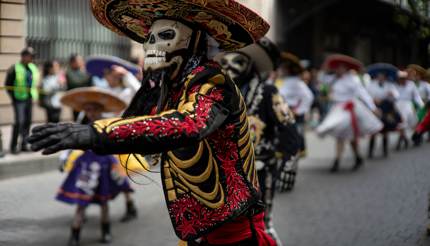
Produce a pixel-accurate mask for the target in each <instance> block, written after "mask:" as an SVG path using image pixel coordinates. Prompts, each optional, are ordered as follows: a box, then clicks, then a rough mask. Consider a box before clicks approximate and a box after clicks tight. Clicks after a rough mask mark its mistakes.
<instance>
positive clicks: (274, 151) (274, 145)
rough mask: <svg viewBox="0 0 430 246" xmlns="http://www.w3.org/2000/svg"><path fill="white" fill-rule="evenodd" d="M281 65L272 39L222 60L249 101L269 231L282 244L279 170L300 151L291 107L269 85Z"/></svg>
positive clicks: (247, 102)
mask: <svg viewBox="0 0 430 246" xmlns="http://www.w3.org/2000/svg"><path fill="white" fill-rule="evenodd" d="M279 62H280V53H279V50H278V48H277V47H276V45H275V44H274V43H272V42H271V41H270V40H269V39H267V38H263V39H261V40H259V41H258V42H257V43H256V44H252V45H250V46H247V47H245V48H243V49H240V50H238V51H233V52H227V53H225V54H223V55H222V57H221V58H220V59H219V63H220V64H221V66H222V68H223V69H224V71H225V72H226V74H228V75H229V77H230V78H231V79H233V81H234V82H235V83H236V84H237V85H238V86H239V88H240V90H241V92H242V95H243V97H244V99H245V104H246V108H247V109H248V117H249V119H250V128H251V129H252V133H253V138H254V141H253V142H254V146H255V159H256V166H257V170H258V171H257V172H258V178H259V181H260V182H259V183H260V187H261V193H262V200H263V202H264V204H265V205H266V209H265V224H266V230H267V232H268V233H269V234H270V235H271V236H272V237H273V238H274V239H275V240H276V241H277V243H278V245H281V241H280V240H279V238H278V235H277V233H276V231H275V229H274V227H273V222H272V206H273V199H274V195H275V187H276V181H277V177H278V175H279V171H280V170H281V169H282V166H283V164H284V163H285V162H286V161H287V160H289V159H290V157H291V156H293V155H295V154H296V153H297V150H298V143H296V142H295V141H294V139H297V132H296V131H295V129H294V128H292V127H289V126H292V124H293V119H294V117H292V115H291V114H288V106H287V105H285V104H284V102H283V100H282V97H281V96H280V94H279V93H278V90H277V89H276V87H275V86H273V85H269V84H266V83H265V81H266V79H267V77H268V75H269V74H270V73H271V72H273V71H274V70H275V69H276V67H277V66H278V64H279Z"/></svg>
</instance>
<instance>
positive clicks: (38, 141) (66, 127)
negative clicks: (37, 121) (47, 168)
mask: <svg viewBox="0 0 430 246" xmlns="http://www.w3.org/2000/svg"><path fill="white" fill-rule="evenodd" d="M99 138H100V136H99V134H98V133H97V131H96V130H95V129H94V128H93V127H91V126H90V125H81V124H74V123H62V124H53V123H50V124H46V125H42V126H38V127H35V128H34V129H33V130H32V135H31V136H30V137H29V138H28V142H29V143H30V144H31V149H32V150H33V151H39V150H43V152H42V154H44V155H50V154H53V153H56V152H58V151H60V150H65V149H81V150H87V149H91V148H96V146H97V142H99V141H98V139H99Z"/></svg>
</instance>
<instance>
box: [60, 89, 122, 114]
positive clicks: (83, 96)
mask: <svg viewBox="0 0 430 246" xmlns="http://www.w3.org/2000/svg"><path fill="white" fill-rule="evenodd" d="M61 103H62V104H64V105H66V106H69V107H71V108H72V109H73V110H75V111H83V109H84V106H85V105H86V104H92V103H96V104H100V105H102V106H103V112H120V111H122V110H124V109H125V108H126V107H127V104H126V103H125V102H124V101H123V100H122V99H121V98H119V97H117V96H116V95H114V94H113V93H112V92H110V91H108V90H105V89H100V88H97V87H83V88H77V89H73V90H70V91H68V92H66V93H65V94H64V95H63V97H62V98H61Z"/></svg>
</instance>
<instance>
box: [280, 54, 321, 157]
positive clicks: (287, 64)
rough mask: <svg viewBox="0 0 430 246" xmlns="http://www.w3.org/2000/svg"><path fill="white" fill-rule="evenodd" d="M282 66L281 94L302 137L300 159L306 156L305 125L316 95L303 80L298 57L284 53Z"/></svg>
mask: <svg viewBox="0 0 430 246" xmlns="http://www.w3.org/2000/svg"><path fill="white" fill-rule="evenodd" d="M281 57H282V65H281V67H280V69H279V71H280V72H279V73H280V78H279V79H278V80H281V81H282V82H281V84H280V86H279V93H280V94H281V95H282V97H283V98H284V99H285V101H286V102H287V104H288V106H289V107H290V108H291V110H292V112H293V113H294V118H295V120H296V125H297V129H298V130H299V133H300V135H301V139H302V141H301V144H300V145H301V146H300V155H299V156H300V157H304V156H306V139H305V125H306V116H307V115H308V113H309V112H310V110H311V107H312V103H313V101H314V95H313V93H312V91H311V90H310V89H309V87H308V86H307V85H306V84H305V82H304V81H303V80H302V79H301V74H302V72H303V71H304V69H303V67H302V65H301V64H300V60H299V58H298V57H296V56H295V55H293V54H291V53H285V52H283V53H282V55H281Z"/></svg>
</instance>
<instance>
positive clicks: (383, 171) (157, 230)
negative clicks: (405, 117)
mask: <svg viewBox="0 0 430 246" xmlns="http://www.w3.org/2000/svg"><path fill="white" fill-rule="evenodd" d="M309 143H310V153H309V157H308V158H307V159H306V160H304V161H303V162H302V163H301V166H300V173H299V177H298V184H297V187H296V190H295V191H294V192H293V193H291V194H280V195H278V197H277V200H276V204H275V225H276V226H277V230H278V233H279V234H280V236H281V238H282V240H283V242H284V243H285V245H287V246H288V245H293V246H310V245H312V246H325V245H327V246H337V245H339V246H379V245H381V246H382V245H384V246H385V245H390V246H409V245H411V246H412V245H430V240H428V239H426V237H425V225H426V223H427V220H426V206H427V193H428V192H429V191H430V167H429V164H430V162H429V160H428V157H429V154H428V152H429V150H430V144H427V145H425V146H423V147H421V148H419V149H410V150H408V151H406V152H401V153H392V155H391V156H390V158H389V159H387V160H382V159H376V160H374V161H368V162H367V165H366V167H365V168H364V169H362V170H360V172H358V173H353V172H351V171H349V169H350V167H351V166H352V159H350V158H349V157H350V154H349V153H348V154H347V156H346V158H345V160H344V162H343V170H342V171H341V172H340V173H338V174H330V173H329V172H328V168H329V167H330V164H331V161H332V153H333V147H334V143H333V142H332V141H331V140H330V139H324V140H320V139H316V138H315V137H314V136H312V135H310V137H309ZM149 177H150V178H154V179H155V180H156V182H157V183H156V184H154V183H151V182H150V181H149V180H148V179H142V178H138V179H139V180H138V181H141V182H145V185H134V187H135V188H136V189H137V193H136V199H137V200H138V205H139V212H140V214H139V219H138V220H137V221H133V222H131V223H129V224H125V225H124V224H121V223H119V222H118V220H119V218H120V216H121V215H122V213H123V211H124V199H123V197H119V199H117V200H115V201H114V202H113V204H112V211H111V212H112V217H113V219H112V220H113V222H114V224H113V234H114V237H115V238H114V243H113V244H112V245H121V246H122V245H124V246H128V245H130V246H132V245H133V246H137V245H139V246H147V245H148V246H152V245H160V246H170V245H172V246H173V245H176V239H175V236H174V234H173V231H172V229H171V225H170V222H169V219H168V216H167V213H166V209H165V205H164V199H163V198H162V191H161V186H160V184H159V178H158V176H157V174H149ZM62 179H63V174H60V173H58V172H50V173H46V174H41V175H33V176H31V177H23V178H15V179H9V180H6V181H0V245H1V246H4V245H13V246H15V245H17V246H20V245H37V246H38V245H40V246H42V245H44V246H51V245H52V246H57V245H60V246H61V245H65V243H66V242H67V239H68V236H69V224H70V220H71V216H72V214H73V212H74V208H73V207H71V206H67V205H63V204H62V203H59V202H56V201H55V200H54V199H53V197H54V195H55V191H56V189H57V188H58V186H59V185H60V183H61V181H62ZM98 212H99V211H98V207H96V206H94V207H91V209H90V210H89V211H88V217H89V220H88V222H87V224H86V225H85V228H84V230H83V235H82V245H99V244H98V243H97V240H98V238H99V226H98Z"/></svg>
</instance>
